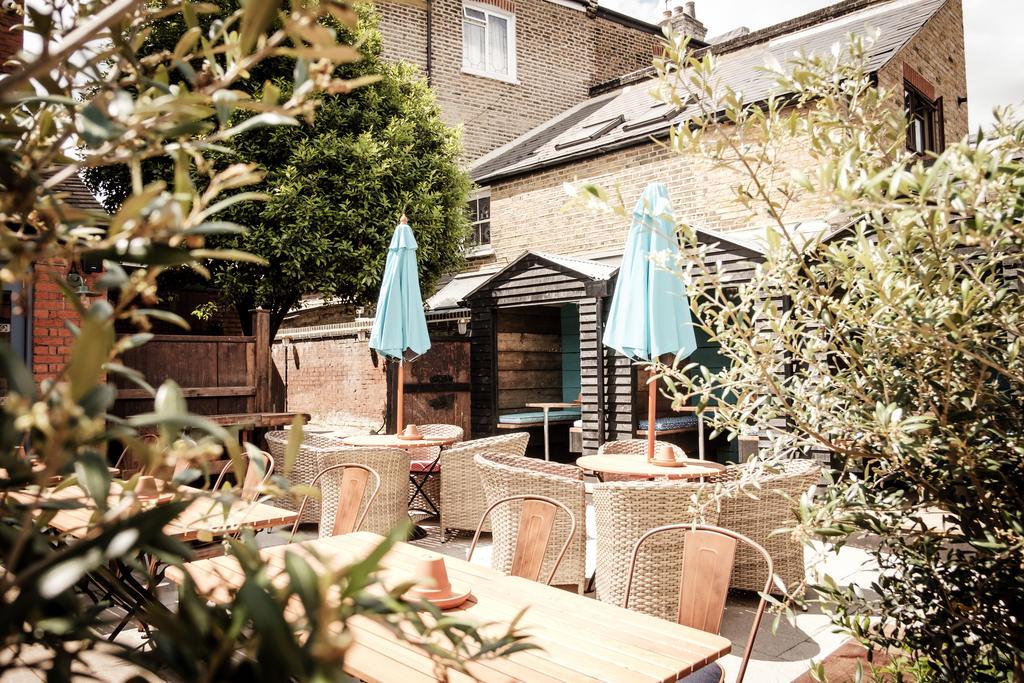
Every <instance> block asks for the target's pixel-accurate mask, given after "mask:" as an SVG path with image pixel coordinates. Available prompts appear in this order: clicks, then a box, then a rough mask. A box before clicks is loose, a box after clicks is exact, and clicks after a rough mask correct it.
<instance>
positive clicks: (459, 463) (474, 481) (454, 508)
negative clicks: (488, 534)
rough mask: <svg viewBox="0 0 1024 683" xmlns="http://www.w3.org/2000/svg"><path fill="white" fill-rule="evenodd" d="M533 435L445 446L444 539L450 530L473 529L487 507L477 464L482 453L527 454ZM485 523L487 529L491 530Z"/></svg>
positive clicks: (443, 479)
mask: <svg viewBox="0 0 1024 683" xmlns="http://www.w3.org/2000/svg"><path fill="white" fill-rule="evenodd" d="M529 443H530V435H529V434H527V433H526V432H515V433H513V434H503V435H501V436H488V437H485V438H483V439H473V440H471V441H463V442H462V443H459V444H456V445H454V446H452V447H451V448H447V449H445V451H444V453H443V454H442V455H441V465H442V466H441V538H442V540H447V538H448V531H449V530H461V531H473V530H474V529H476V525H477V524H478V523H479V522H480V518H481V517H482V516H483V514H484V510H486V509H487V497H486V496H485V495H484V490H483V487H482V486H481V484H480V475H479V474H478V473H477V467H476V463H475V462H473V458H475V457H476V456H477V455H479V454H480V453H507V454H509V455H517V456H520V457H522V456H524V455H526V446H527V445H528V444H529ZM490 530H491V528H490V526H489V525H487V524H485V525H484V531H490Z"/></svg>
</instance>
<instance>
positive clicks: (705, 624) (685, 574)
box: [622, 524, 775, 683]
mask: <svg viewBox="0 0 1024 683" xmlns="http://www.w3.org/2000/svg"><path fill="white" fill-rule="evenodd" d="M673 531H683V532H684V533H683V538H684V541H683V563H682V564H683V566H682V578H681V580H680V584H679V606H678V613H677V617H676V621H678V622H679V623H680V624H682V625H684V626H689V627H691V628H698V629H700V630H702V631H707V632H708V633H716V634H717V633H718V632H719V630H720V629H721V626H722V615H723V613H724V612H725V597H726V595H727V594H728V592H729V578H730V577H731V576H732V569H733V565H734V563H735V560H736V549H737V546H738V545H739V544H740V543H742V544H744V545H746V546H748V547H750V548H752V549H753V550H754V551H756V552H758V553H760V555H761V557H763V558H764V561H765V563H766V564H767V576H766V577H765V582H764V589H763V590H762V591H761V599H760V601H759V602H758V604H757V612H756V613H755V614H754V623H753V625H752V626H751V628H750V635H749V636H747V644H746V647H744V649H743V660H742V662H741V663H740V670H739V673H738V674H737V676H736V683H741V681H742V680H743V675H744V674H745V673H746V670H747V663H748V662H749V661H750V653H751V650H753V647H754V639H755V638H756V637H757V629H758V627H760V625H761V618H762V617H763V616H764V609H765V605H766V600H765V596H766V595H767V594H768V591H769V590H771V586H772V576H773V575H774V573H775V569H774V566H773V564H772V558H771V556H770V555H769V554H768V551H767V550H765V549H764V548H763V547H761V545H760V544H758V543H755V542H754V541H752V540H750V539H749V538H747V537H746V536H744V535H742V534H738V533H736V532H735V531H731V530H729V529H723V528H722V527H717V526H705V525H702V524H694V525H690V524H668V525H665V526H661V527H658V528H656V529H651V530H650V531H648V532H647V533H645V534H644V535H643V536H641V537H640V539H639V540H638V541H637V542H636V545H635V546H634V547H633V556H632V558H631V560H630V563H629V574H628V576H627V579H626V595H625V598H624V599H623V601H622V606H623V607H627V608H628V606H629V594H630V590H631V589H632V587H633V574H634V572H635V570H636V562H637V556H638V555H639V553H640V548H641V546H642V545H643V544H644V543H645V542H646V541H647V540H648V539H650V538H652V537H654V536H657V535H659V534H663V533H666V532H673ZM724 680H725V672H724V671H723V670H722V668H721V667H720V666H719V665H718V664H717V663H712V664H708V665H707V666H705V667H703V668H701V669H698V670H697V671H695V672H693V673H692V674H690V675H689V676H686V677H685V678H682V679H680V681H679V683H711V682H712V681H724Z"/></svg>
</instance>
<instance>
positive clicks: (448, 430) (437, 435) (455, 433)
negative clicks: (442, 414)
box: [416, 424, 466, 442]
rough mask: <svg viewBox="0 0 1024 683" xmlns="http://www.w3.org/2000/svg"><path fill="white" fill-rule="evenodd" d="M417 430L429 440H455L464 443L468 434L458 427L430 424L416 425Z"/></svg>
mask: <svg viewBox="0 0 1024 683" xmlns="http://www.w3.org/2000/svg"><path fill="white" fill-rule="evenodd" d="M416 428H417V429H419V430H420V434H422V435H423V436H424V437H426V438H428V439H454V440H455V441H456V442H458V441H462V439H463V437H464V436H465V435H466V432H465V431H464V430H463V429H462V427H459V426H458V425H446V424H429V425H416Z"/></svg>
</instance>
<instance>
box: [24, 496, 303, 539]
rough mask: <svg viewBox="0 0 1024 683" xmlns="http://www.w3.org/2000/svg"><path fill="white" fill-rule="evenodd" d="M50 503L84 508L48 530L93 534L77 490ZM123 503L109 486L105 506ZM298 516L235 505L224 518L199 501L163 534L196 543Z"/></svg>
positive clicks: (215, 506)
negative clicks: (204, 537) (76, 503)
mask: <svg viewBox="0 0 1024 683" xmlns="http://www.w3.org/2000/svg"><path fill="white" fill-rule="evenodd" d="M181 489H182V491H183V492H189V493H198V492H199V491H198V489H192V488H189V487H181ZM9 495H10V496H11V497H12V498H14V499H15V500H17V501H19V502H21V503H23V504H26V505H30V504H31V503H32V502H33V501H34V500H36V498H37V496H36V494H35V493H32V492H31V491H28V490H24V491H16V492H12V493H10V494H9ZM46 497H47V499H50V500H54V499H56V500H65V501H74V500H78V501H81V502H83V503H84V504H85V506H84V507H81V508H75V509H71V510H60V511H58V512H57V513H56V514H55V515H54V516H53V519H51V520H50V523H49V526H50V527H51V528H53V529H55V530H57V531H59V532H61V533H64V534H67V535H69V536H72V537H74V538H86V537H87V536H88V535H89V534H90V533H91V530H92V526H91V524H90V521H91V519H92V517H93V515H94V514H95V512H96V509H95V507H93V506H92V504H91V503H92V500H91V499H90V498H89V497H88V496H87V495H86V493H85V492H84V491H83V490H82V489H81V488H79V487H78V486H69V487H67V488H65V489H61V490H59V491H48V492H46ZM124 502H126V498H125V495H124V494H122V492H121V489H120V487H119V485H118V484H117V483H116V482H115V483H113V484H112V485H111V494H110V498H109V499H108V505H109V507H110V508H111V509H117V508H118V506H119V504H122V503H124ZM297 518H298V514H297V513H296V512H294V511H292V510H285V509H283V508H279V507H274V506H273V505H267V504H266V503H248V502H245V501H235V502H234V503H232V505H231V507H230V508H229V510H228V512H227V515H225V514H224V508H223V506H222V505H221V504H220V503H219V502H217V501H214V500H211V499H210V498H198V499H196V500H194V501H193V502H192V504H191V505H189V506H188V507H187V508H185V510H184V511H183V512H182V513H181V514H180V515H178V516H177V517H176V518H175V519H174V520H173V521H172V522H171V523H170V524H168V525H167V526H165V527H164V533H165V534H167V535H168V536H171V537H173V538H177V539H178V540H180V541H184V542H188V541H195V540H197V539H198V538H199V536H200V534H201V533H203V532H209V533H210V534H211V535H213V536H218V535H224V534H230V533H233V532H235V531H239V530H240V529H243V528H245V529H253V530H257V531H258V530H260V529H268V528H272V527H278V526H287V525H290V524H292V523H294V522H295V520H296V519H297Z"/></svg>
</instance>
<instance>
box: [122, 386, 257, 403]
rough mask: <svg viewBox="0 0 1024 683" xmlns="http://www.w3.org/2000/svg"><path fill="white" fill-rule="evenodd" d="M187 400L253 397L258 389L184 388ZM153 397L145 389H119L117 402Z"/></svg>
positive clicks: (250, 387) (249, 387)
mask: <svg viewBox="0 0 1024 683" xmlns="http://www.w3.org/2000/svg"><path fill="white" fill-rule="evenodd" d="M181 393H182V394H183V395H184V396H185V398H225V397H231V396H235V397H237V396H253V395H255V393H256V388H255V387H253V386H247V387H182V389H181ZM151 398H153V396H152V395H151V394H150V393H149V392H148V391H146V390H145V389H118V391H117V400H119V401H132V400H139V399H142V400H145V399H151Z"/></svg>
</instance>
